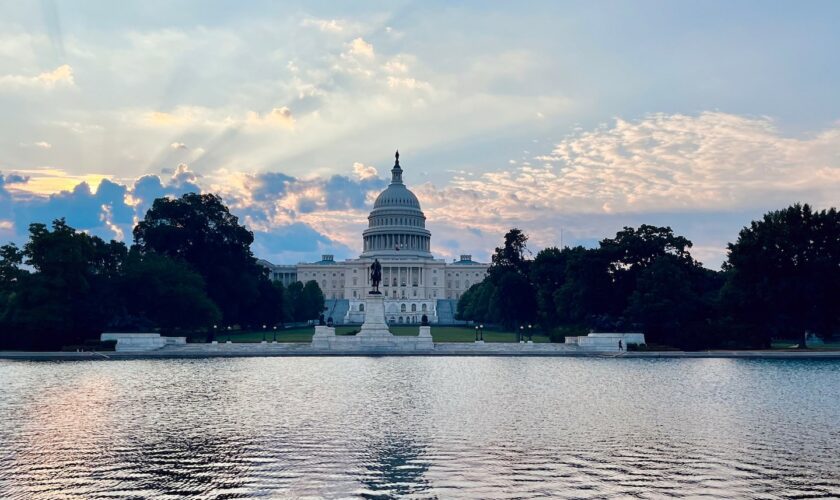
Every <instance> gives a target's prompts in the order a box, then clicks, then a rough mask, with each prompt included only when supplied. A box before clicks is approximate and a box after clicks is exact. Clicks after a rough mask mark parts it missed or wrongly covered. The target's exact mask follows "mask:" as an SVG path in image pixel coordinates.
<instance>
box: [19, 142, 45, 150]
mask: <svg viewBox="0 0 840 500" xmlns="http://www.w3.org/2000/svg"><path fill="white" fill-rule="evenodd" d="M20 147H22V148H39V149H52V144H50V143H49V142H47V141H38V142H32V143H29V142H21V143H20Z"/></svg>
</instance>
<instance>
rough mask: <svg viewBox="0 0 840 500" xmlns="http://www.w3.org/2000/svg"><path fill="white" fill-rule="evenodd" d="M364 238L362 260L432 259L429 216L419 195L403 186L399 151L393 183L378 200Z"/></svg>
mask: <svg viewBox="0 0 840 500" xmlns="http://www.w3.org/2000/svg"><path fill="white" fill-rule="evenodd" d="M362 239H363V244H364V252H363V253H362V257H380V256H381V257H401V256H405V257H421V258H431V257H432V254H431V253H430V252H429V249H430V240H431V233H430V232H429V231H428V230H427V229H426V216H425V215H423V211H422V210H420V202H419V201H418V200H417V196H415V195H414V193H412V192H411V190H409V189H408V188H407V187H405V184H403V181H402V167H400V153H399V151H398V152H397V154H396V161H395V162H394V168H392V169H391V184H390V185H389V186H388V187H387V188H385V190H384V191H382V192H381V193H379V196H377V197H376V201H375V202H374V203H373V210H371V212H370V215H369V216H368V228H367V229H365V231H364V233H362Z"/></svg>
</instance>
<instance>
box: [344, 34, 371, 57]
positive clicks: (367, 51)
mask: <svg viewBox="0 0 840 500" xmlns="http://www.w3.org/2000/svg"><path fill="white" fill-rule="evenodd" d="M347 53H348V54H349V55H351V56H354V57H360V58H367V59H373V57H374V53H373V44H371V43H369V42H366V41H365V39H364V38H362V37H358V38H354V39H353V41H351V42H349V43H348V44H347Z"/></svg>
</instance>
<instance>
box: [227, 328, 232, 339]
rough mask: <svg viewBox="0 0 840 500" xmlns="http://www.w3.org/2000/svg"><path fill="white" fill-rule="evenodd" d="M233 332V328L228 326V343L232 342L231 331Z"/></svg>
mask: <svg viewBox="0 0 840 500" xmlns="http://www.w3.org/2000/svg"><path fill="white" fill-rule="evenodd" d="M231 330H232V328H231V327H230V326H228V327H227V332H228V337H227V341H228V342H230V331H231Z"/></svg>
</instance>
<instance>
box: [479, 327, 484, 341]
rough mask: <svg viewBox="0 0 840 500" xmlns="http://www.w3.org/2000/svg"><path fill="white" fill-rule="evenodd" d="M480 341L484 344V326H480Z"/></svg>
mask: <svg viewBox="0 0 840 500" xmlns="http://www.w3.org/2000/svg"><path fill="white" fill-rule="evenodd" d="M478 340H480V341H482V342H484V325H478Z"/></svg>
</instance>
